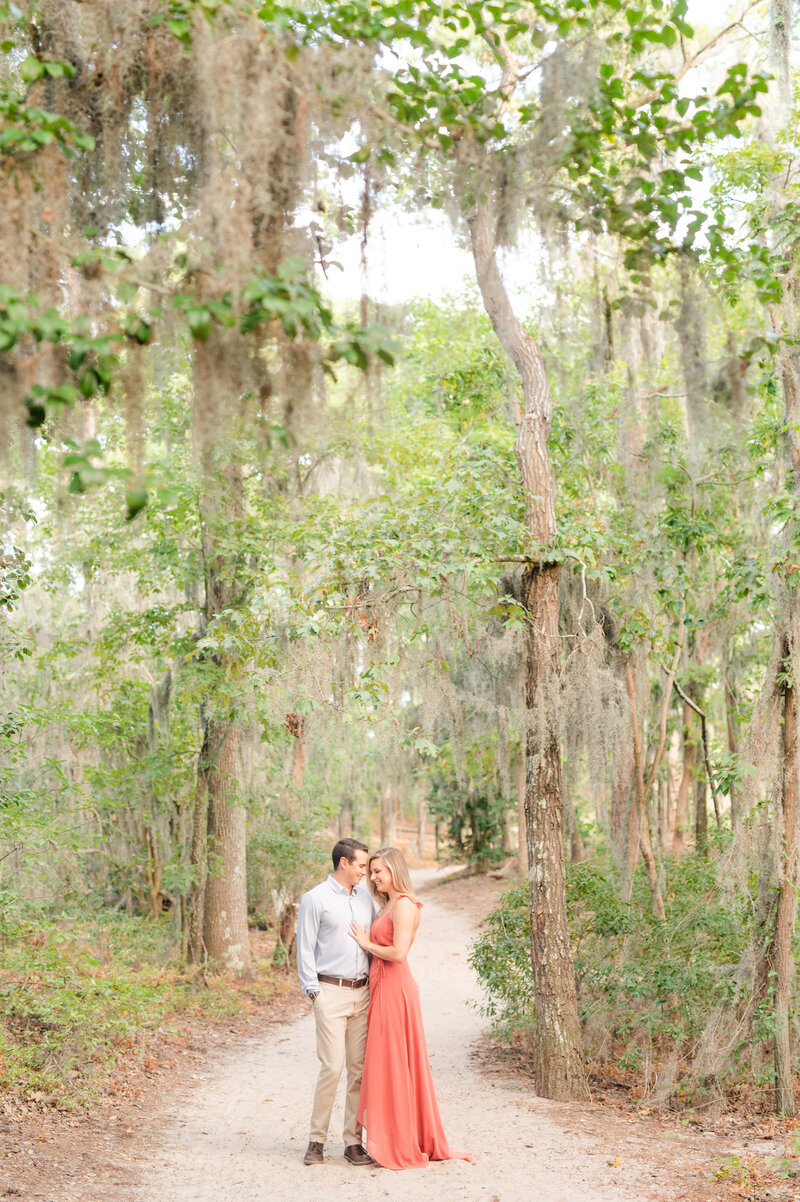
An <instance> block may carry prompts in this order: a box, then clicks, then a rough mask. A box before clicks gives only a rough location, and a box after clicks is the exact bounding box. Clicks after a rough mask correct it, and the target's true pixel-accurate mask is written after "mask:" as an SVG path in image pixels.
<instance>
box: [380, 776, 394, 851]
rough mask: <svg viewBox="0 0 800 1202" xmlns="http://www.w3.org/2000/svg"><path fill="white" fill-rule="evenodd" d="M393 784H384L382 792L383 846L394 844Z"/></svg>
mask: <svg viewBox="0 0 800 1202" xmlns="http://www.w3.org/2000/svg"><path fill="white" fill-rule="evenodd" d="M392 818H393V803H392V786H391V785H384V786H383V791H382V792H381V847H391V846H392V839H393V837H394V836H393V833H392V827H393V822H392Z"/></svg>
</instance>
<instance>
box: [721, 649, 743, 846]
mask: <svg viewBox="0 0 800 1202" xmlns="http://www.w3.org/2000/svg"><path fill="white" fill-rule="evenodd" d="M722 679H723V683H724V686H725V728H726V732H727V735H728V751H729V752H730V753H731V756H735V755H736V754H737V748H736V726H735V723H734V716H735V713H736V696H735V694H734V691H733V686H732V685H731V666H730V661H729V660H728V657H727V654H726V656H725V662H724V664H723V670H722ZM728 797H729V798H730V803H731V827H732V828H733V830H734V831H735V830H736V829H737V828H738V826H739V791H738V789H737V788H736V786H735V785H733V784H731V785H730V786H729V793H728Z"/></svg>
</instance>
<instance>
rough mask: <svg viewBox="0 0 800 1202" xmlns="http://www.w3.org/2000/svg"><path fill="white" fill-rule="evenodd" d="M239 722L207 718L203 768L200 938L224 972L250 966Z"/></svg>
mask: <svg viewBox="0 0 800 1202" xmlns="http://www.w3.org/2000/svg"><path fill="white" fill-rule="evenodd" d="M241 743H242V729H241V724H240V723H239V722H238V721H237V720H235V719H234V720H230V719H217V718H212V719H209V723H208V744H209V752H210V754H209V757H208V759H207V761H206V764H205V766H204V771H205V774H206V795H207V798H208V877H207V881H206V889H205V912H204V919H203V938H204V942H205V947H206V951H207V953H208V958H209V960H210V961H211V962H212V963H214V964H215V965H217V966H218V967H221V968H224V969H225V970H229V969H233V970H234V971H236V972H240V973H244V972H248V971H249V970H250V942H249V936H248V927H247V871H246V853H245V846H246V844H245V835H246V821H247V811H246V809H245V806H244V804H243V803H242V802H241V801H240V800H239V798H240V795H241V784H240V776H241V773H240V752H241Z"/></svg>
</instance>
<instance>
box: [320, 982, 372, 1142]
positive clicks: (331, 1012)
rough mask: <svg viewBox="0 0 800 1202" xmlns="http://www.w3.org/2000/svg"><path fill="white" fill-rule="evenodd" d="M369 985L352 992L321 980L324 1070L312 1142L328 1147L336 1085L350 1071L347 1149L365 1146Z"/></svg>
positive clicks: (321, 1039) (321, 1069) (321, 1053)
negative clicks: (361, 1106) (362, 1105)
mask: <svg viewBox="0 0 800 1202" xmlns="http://www.w3.org/2000/svg"><path fill="white" fill-rule="evenodd" d="M368 1008H369V986H368V985H365V986H364V987H363V989H348V988H347V986H344V985H329V984H328V983H327V982H325V981H320V984H319V993H318V994H317V997H316V1000H315V1002H314V1019H315V1021H316V1024H317V1056H318V1057H319V1062H320V1070H319V1077H318V1079H317V1089H316V1093H315V1094H314V1107H313V1109H312V1111H311V1132H310V1134H309V1137H308V1138H309V1141H310V1142H313V1143H319V1144H324V1143H325V1139H326V1136H327V1134H328V1127H329V1125H330V1121H331V1111H332V1110H333V1103H334V1099H335V1097H336V1086H337V1085H338V1084H339V1078H340V1077H341V1075H342V1068H344V1067H346V1068H347V1093H346V1095H345V1103H344V1130H343V1132H342V1135H343V1138H344V1146H345V1147H346V1148H347V1147H350V1145H351V1144H360V1143H361V1126H360V1124H359V1122H358V1118H357V1114H358V1095H359V1092H360V1090H361V1074H362V1073H363V1071H364V1048H365V1045H366V1042H367V1010H368Z"/></svg>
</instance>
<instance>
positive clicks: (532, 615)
mask: <svg viewBox="0 0 800 1202" xmlns="http://www.w3.org/2000/svg"><path fill="white" fill-rule="evenodd" d="M468 221H469V229H470V236H471V241H472V253H473V258H474V261H475V270H476V275H477V279H478V286H479V288H480V290H481V296H482V298H483V303H484V307H485V308H486V312H487V313H488V315H489V318H490V320H491V322H492V326H493V328H494V331H495V333H496V335H497V337H498V339H499V341H500V343H501V345H502V346H503V348H504V350H505V351H506V353H507V354H508V355H509V356H510V357H511V359H512V360H513V362H514V364H515V366H516V368H517V370H518V372H519V375H520V380H521V384H522V393H523V398H524V408H523V413H522V419H521V421H520V424H519V427H518V429H517V437H516V444H515V450H516V456H517V463H518V464H519V469H520V474H521V477H522V483H523V487H524V490H525V523H526V526H527V530H528V533H529V535H530V542H531V552H532V556H535V557H537V558H536V560H535V561H534V560H533V559H532V561H531V562H530V563H529V564H528V566H527V567H526V569H525V572H524V575H523V597H524V602H525V606H526V609H527V623H526V629H525V704H526V713H527V729H526V740H525V752H526V758H525V818H526V825H527V841H528V865H529V868H528V877H529V881H530V893H531V896H530V911H531V964H532V969H533V986H534V1005H535V1009H536V1023H535V1027H534V1033H533V1053H534V1065H535V1073H536V1088H537V1092H538V1093H539V1094H540V1095H541V1096H543V1097H548V1098H555V1099H563V1100H572V1099H574V1100H583V1099H586V1098H588V1096H589V1090H588V1085H587V1081H586V1072H585V1068H584V1063H583V1051H582V1046H581V1033H580V1023H579V1020H578V1003H577V992H576V987H575V972H574V969H573V965H572V957H571V952H570V941H569V927H568V924H567V905H566V884H565V875H564V848H563V834H564V808H563V801H562V783H561V755H560V747H559V710H560V704H559V702H560V687H561V686H560V672H561V640H560V636H559V630H558V616H559V601H558V577H559V571H560V564H559V563H557V562H553V561H552V560H549V559H548V555H549V548H550V547H551V546H552V543H553V541H554V539H555V534H556V523H555V488H554V483H553V476H552V471H551V466H550V456H549V452H548V449H547V438H548V435H549V433H550V425H551V421H552V411H553V402H552V398H551V396H550V390H549V387H548V382H547V375H546V372H545V367H544V361H543V358H542V353H541V351H540V349H539V346H538V344H537V343H536V342H535V341H534V339H533V338H532V337H531V336H530V335H529V334H528V333H527V331H526V330H525V329H524V327H523V326H522V323H521V322H520V321H519V319H518V318H517V316H516V315H515V313H514V311H513V308H512V306H511V302H510V300H509V297H508V293H507V292H506V289H505V286H504V285H503V282H502V280H501V278H500V272H499V270H498V266H497V254H496V244H495V237H494V230H493V222H492V216H491V212H490V209H489V206H488V204H487V203H486V202H481V201H479V202H478V203H477V204H476V206H475V208H474V209H473V211H472V212H471V213H470V215H469V218H468Z"/></svg>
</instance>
